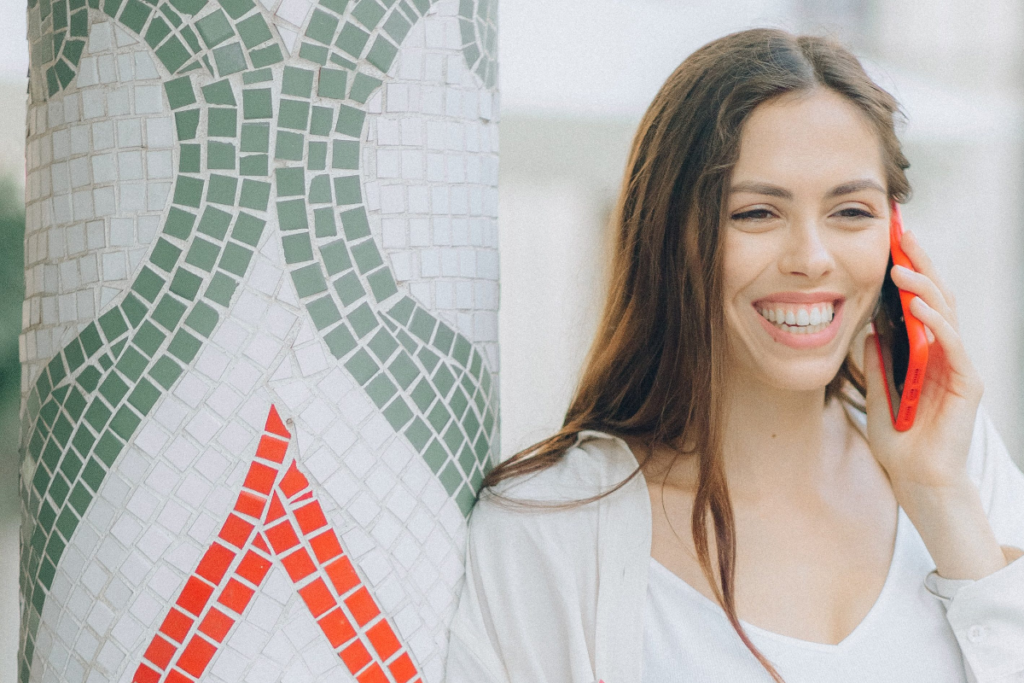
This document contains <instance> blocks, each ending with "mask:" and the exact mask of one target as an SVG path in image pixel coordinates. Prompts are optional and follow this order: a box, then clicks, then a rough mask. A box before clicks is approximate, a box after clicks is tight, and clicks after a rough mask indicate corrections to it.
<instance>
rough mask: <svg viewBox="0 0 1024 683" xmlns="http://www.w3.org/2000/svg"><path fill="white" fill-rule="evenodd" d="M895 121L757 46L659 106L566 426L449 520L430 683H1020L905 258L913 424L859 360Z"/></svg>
mask: <svg viewBox="0 0 1024 683" xmlns="http://www.w3.org/2000/svg"><path fill="white" fill-rule="evenodd" d="M896 114H897V104H896V102H895V101H894V100H893V98H892V97H891V96H890V95H889V94H888V93H886V92H885V91H883V90H881V89H880V88H879V87H878V86H877V85H875V84H874V83H873V82H872V81H871V80H870V79H869V78H868V77H867V76H866V75H865V73H864V71H863V69H862V68H861V66H860V64H859V63H858V62H857V60H856V59H855V58H854V57H853V56H852V55H851V54H850V53H849V52H848V51H846V50H845V49H844V48H842V47H841V46H839V45H837V44H835V43H833V42H831V41H828V40H824V39H819V38H813V37H794V36H791V35H789V34H787V33H784V32H781V31H773V30H752V31H745V32H741V33H737V34H733V35H730V36H727V37H725V38H722V39H719V40H717V41H714V42H712V43H710V44H709V45H707V46H705V47H703V48H701V49H700V50H698V51H697V52H696V53H694V54H693V55H692V56H690V57H689V58H688V59H687V60H686V61H685V62H684V63H683V64H682V65H681V66H680V67H679V68H678V69H677V70H676V72H675V73H674V74H673V75H672V76H671V77H670V78H669V80H668V81H667V82H666V83H665V85H664V86H663V88H662V89H661V91H660V92H659V93H658V95H657V96H656V98H655V100H654V102H653V103H652V105H651V107H650V108H649V110H648V112H647V114H646V115H645V117H644V120H643V121H642V123H641V126H640V129H639V131H638V132H637V135H636V137H635V140H634V144H633V149H632V153H631V155H630V160H629V163H628V165H627V169H626V177H625V179H624V182H623V189H622V193H621V196H620V199H619V204H618V209H617V213H616V215H615V218H614V226H615V228H616V229H617V237H616V245H615V248H614V250H613V254H614V255H613V267H612V283H611V289H610V293H609V297H608V303H607V305H606V308H605V312H604V315H603V318H602V321H601V324H600V325H599V328H598V334H597V338H596V339H595V340H594V343H593V346H592V350H591V354H590V357H589V359H588V362H587V365H586V367H585V369H584V373H583V378H582V380H581V382H580V385H579V387H578V389H577V392H576V395H575V397H574V399H573V401H572V403H571V405H570V408H569V410H568V412H567V414H566V417H565V421H564V425H563V428H562V429H561V430H560V431H559V432H558V433H557V434H555V435H554V436H552V437H551V438H549V439H547V440H545V441H543V442H541V443H539V444H536V445H535V446H533V447H531V448H529V449H527V450H526V451H524V452H522V453H520V454H517V455H516V456H514V457H513V458H512V459H510V460H508V461H506V462H505V463H503V464H502V465H500V466H499V467H497V468H495V469H494V470H493V471H492V472H491V473H490V475H489V476H488V477H487V479H486V480H485V482H484V485H485V491H484V493H483V495H482V497H481V500H480V502H479V503H478V505H477V507H476V509H475V510H474V513H473V516H472V519H471V521H470V533H469V542H468V556H467V581H466V587H465V589H464V592H463V594H462V598H461V602H460V606H459V611H458V613H457V616H456V619H455V622H454V624H453V628H452V641H451V645H450V649H449V664H448V679H447V680H448V681H449V682H450V683H463V682H468V681H474V682H478V681H495V682H497V681H501V682H507V683H519V682H523V683H526V682H527V681H529V682H530V683H535V682H537V681H549V682H551V683H555V682H556V681H557V682H562V681H584V682H588V681H596V680H604V681H607V682H608V683H641V682H643V683H665V682H668V681H676V680H680V679H683V680H701V681H703V680H716V681H718V680H728V681H741V682H742V681H764V680H769V679H771V680H774V681H776V682H780V681H787V682H789V683H795V682H797V681H822V680H828V681H839V682H845V681H855V680H856V681H863V680H871V681H892V682H893V683H895V682H897V681H907V680H930V681H933V682H935V683H961V682H963V681H967V680H978V681H984V680H997V679H998V680H1022V679H1024V678H1022V677H1024V561H1022V560H1020V559H1019V558H1020V556H1021V551H1020V550H1017V548H1018V547H1022V546H1024V476H1022V474H1021V473H1020V472H1019V471H1018V470H1017V469H1016V468H1015V467H1014V466H1013V465H1012V463H1011V462H1010V460H1009V457H1008V455H1007V453H1006V450H1005V448H1004V447H1003V446H1002V443H1001V442H1000V440H999V437H998V436H997V435H996V434H995V432H994V430H993V428H992V427H991V423H990V422H989V420H988V418H987V417H986V416H985V415H984V413H983V412H982V411H980V410H979V401H980V398H981V392H982V387H981V383H980V380H979V379H978V375H977V373H976V372H975V370H974V368H973V366H972V364H971V362H970V359H969V358H968V357H967V355H966V352H965V350H964V346H963V343H962V341H961V339H960V336H959V332H958V329H957V319H956V309H955V304H954V302H953V299H952V297H951V296H950V295H949V293H948V291H947V290H946V288H945V286H944V285H943V284H942V281H941V279H940V277H939V275H938V273H937V272H936V271H935V268H934V267H933V266H932V264H931V262H930V260H929V259H928V257H927V255H926V254H925V253H924V252H923V250H922V249H921V247H920V246H919V244H918V243H917V241H916V240H915V238H914V237H913V235H912V234H910V233H906V234H905V236H904V239H903V242H902V245H901V246H902V248H903V250H904V251H905V252H906V253H907V255H908V256H909V258H910V260H911V261H912V262H913V265H914V268H915V271H916V272H910V271H901V270H899V269H894V271H893V273H892V277H893V280H894V282H895V283H896V285H897V286H899V287H900V288H902V289H904V290H905V291H907V292H910V293H912V294H913V295H915V297H914V300H913V303H912V304H911V310H912V312H913V314H914V315H915V316H916V317H918V318H919V319H920V320H921V321H922V322H923V323H924V324H925V325H926V326H927V328H928V329H929V330H930V332H931V334H932V336H933V338H934V340H935V341H934V344H933V345H932V349H931V350H930V354H929V365H928V370H927V372H928V374H927V376H926V378H925V386H924V390H923V391H922V394H921V397H920V402H919V406H918V413H917V418H916V423H915V426H914V427H913V428H912V429H910V430H909V431H906V432H896V431H895V430H894V429H893V427H892V424H891V422H890V420H889V416H888V408H887V406H886V401H885V397H884V396H883V393H884V390H883V387H882V383H881V371H880V369H879V367H878V363H877V360H876V358H875V356H874V354H873V353H872V354H866V355H864V363H863V364H861V363H858V362H857V360H858V359H859V358H860V357H861V354H862V353H863V351H864V348H866V347H865V346H863V345H861V343H860V342H859V338H860V335H861V334H862V333H863V331H864V329H865V326H866V325H867V323H868V321H869V319H870V316H871V314H872V311H873V309H874V308H875V305H876V302H877V300H878V296H879V290H880V287H881V285H882V282H883V279H884V277H885V275H886V269H887V261H888V257H889V253H888V252H889V230H888V226H889V222H890V210H891V209H890V207H891V206H893V205H894V204H893V203H894V202H902V201H906V199H907V197H908V194H909V185H908V183H907V179H906V176H905V174H904V170H905V169H906V168H907V166H908V163H907V161H906V159H905V158H904V156H903V154H902V152H901V150H900V143H899V140H898V139H897V138H896V135H895V132H894V128H893V119H894V117H895V116H896ZM867 343H870V339H869V340H867ZM687 525H688V526H689V533H680V532H679V530H680V529H683V528H686V526H687ZM1000 544H1004V545H1003V546H1002V547H1001V546H1000Z"/></svg>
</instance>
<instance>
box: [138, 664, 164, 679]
mask: <svg viewBox="0 0 1024 683" xmlns="http://www.w3.org/2000/svg"><path fill="white" fill-rule="evenodd" d="M132 683H160V674H159V673H158V672H156V671H154V670H153V669H151V668H149V667H148V666H146V665H145V664H139V668H138V669H136V670H135V675H134V676H132Z"/></svg>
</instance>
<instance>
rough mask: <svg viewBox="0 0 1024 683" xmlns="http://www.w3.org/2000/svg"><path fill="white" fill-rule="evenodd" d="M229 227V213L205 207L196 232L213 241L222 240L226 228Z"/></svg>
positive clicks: (226, 230) (226, 231)
mask: <svg viewBox="0 0 1024 683" xmlns="http://www.w3.org/2000/svg"><path fill="white" fill-rule="evenodd" d="M230 225H231V214H230V213H228V212H227V211H221V210H220V209H218V208H216V207H213V206H207V207H206V209H205V210H204V211H203V217H202V218H200V219H199V227H198V228H197V230H198V231H199V232H201V233H203V234H204V235H209V236H210V237H213V238H214V239H218V240H222V239H224V235H226V234H227V233H228V226H230Z"/></svg>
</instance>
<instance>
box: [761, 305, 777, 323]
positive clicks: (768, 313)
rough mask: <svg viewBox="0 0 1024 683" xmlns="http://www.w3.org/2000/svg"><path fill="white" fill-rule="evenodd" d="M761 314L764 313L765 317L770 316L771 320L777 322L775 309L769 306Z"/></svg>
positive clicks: (769, 319)
mask: <svg viewBox="0 0 1024 683" xmlns="http://www.w3.org/2000/svg"><path fill="white" fill-rule="evenodd" d="M761 315H763V316H764V317H766V318H768V321H769V322H775V311H773V310H772V309H770V308H769V309H768V310H766V311H765V312H764V313H762V314H761Z"/></svg>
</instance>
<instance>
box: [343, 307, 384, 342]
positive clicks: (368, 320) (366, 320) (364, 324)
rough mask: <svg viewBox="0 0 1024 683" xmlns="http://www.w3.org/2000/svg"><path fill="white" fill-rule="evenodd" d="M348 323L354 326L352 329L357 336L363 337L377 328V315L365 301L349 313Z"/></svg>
mask: <svg viewBox="0 0 1024 683" xmlns="http://www.w3.org/2000/svg"><path fill="white" fill-rule="evenodd" d="M348 324H349V325H351V326H352V331H353V332H355V333H356V336H357V337H359V338H360V339H362V338H363V337H365V336H366V335H367V334H369V333H370V332H373V331H374V330H375V329H376V328H377V317H376V316H375V315H374V314H373V311H372V310H370V307H369V306H367V305H366V304H365V303H364V304H363V305H362V306H360V307H359V308H357V309H356V310H354V311H352V312H351V313H349V314H348Z"/></svg>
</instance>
